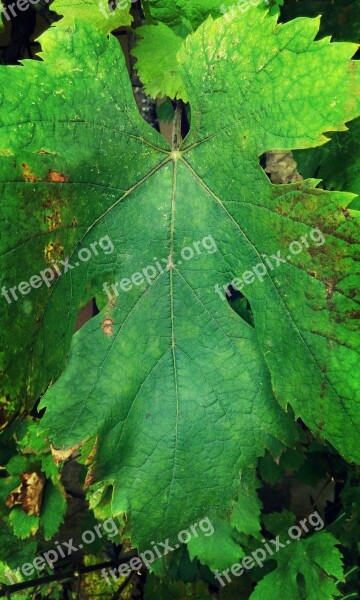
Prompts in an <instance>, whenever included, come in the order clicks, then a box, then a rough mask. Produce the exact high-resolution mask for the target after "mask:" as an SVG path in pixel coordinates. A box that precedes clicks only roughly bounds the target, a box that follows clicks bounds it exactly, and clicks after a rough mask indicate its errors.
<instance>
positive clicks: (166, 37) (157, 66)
mask: <svg viewBox="0 0 360 600" xmlns="http://www.w3.org/2000/svg"><path fill="white" fill-rule="evenodd" d="M136 33H137V34H139V35H140V36H141V38H142V39H141V40H139V41H138V43H137V45H136V47H135V48H134V49H133V50H132V52H131V53H132V54H133V55H134V56H136V58H137V61H136V63H135V67H136V69H137V71H138V73H139V76H140V79H141V81H142V82H143V84H144V87H145V91H146V93H147V94H149V95H150V96H152V97H153V98H157V97H160V98H161V97H163V96H169V97H170V98H174V99H175V98H177V99H182V100H184V102H187V100H188V98H187V94H186V90H185V87H184V84H183V81H182V79H181V75H180V73H179V71H180V65H178V63H177V60H176V55H177V53H178V51H179V49H180V47H181V45H182V44H183V39H182V38H181V37H179V36H178V35H176V33H174V32H173V31H172V29H170V27H167V25H164V23H159V24H158V25H144V26H143V27H138V29H137V30H136Z"/></svg>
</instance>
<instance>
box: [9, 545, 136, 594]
mask: <svg viewBox="0 0 360 600" xmlns="http://www.w3.org/2000/svg"><path fill="white" fill-rule="evenodd" d="M134 556H137V552H135V551H134V550H132V551H131V552H127V554H125V555H123V556H120V557H119V558H118V559H116V560H112V561H108V562H104V563H97V564H96V565H89V566H87V567H77V568H74V569H72V570H71V571H70V570H69V571H64V572H63V573H54V575H47V576H46V577H39V578H38V579H31V580H30V581H22V582H21V583H15V584H14V585H6V584H5V583H0V598H3V597H4V596H6V597H9V596H10V594H12V593H14V592H19V591H21V590H26V589H28V588H32V587H37V586H39V585H43V584H45V583H50V582H51V581H62V580H63V579H77V578H78V577H79V575H81V574H82V573H92V572H94V571H100V570H101V569H105V568H107V567H118V566H119V565H120V564H121V563H124V562H125V563H126V562H129V561H130V560H131V559H132V558H134Z"/></svg>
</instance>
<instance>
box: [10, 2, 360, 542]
mask: <svg viewBox="0 0 360 600" xmlns="http://www.w3.org/2000/svg"><path fill="white" fill-rule="evenodd" d="M318 25H319V23H318V20H317V19H315V20H308V19H300V20H296V21H294V22H291V23H289V24H287V25H281V26H279V27H277V26H276V19H275V18H268V17H266V16H265V15H264V14H263V11H260V10H259V11H257V10H255V9H254V10H252V11H248V12H247V13H244V14H242V15H241V14H240V15H235V16H234V17H233V18H232V19H231V20H229V19H228V18H226V19H225V18H222V19H218V20H216V21H213V20H212V19H209V20H208V21H207V22H206V23H205V24H204V25H203V26H202V27H200V28H199V30H198V31H197V32H196V33H195V34H194V35H192V36H189V37H188V39H187V43H186V46H185V47H184V49H183V50H182V51H181V52H180V53H179V55H178V56H179V63H180V64H181V72H182V73H181V74H182V78H183V80H184V82H185V85H186V89H187V92H188V95H189V99H190V104H191V108H192V128H191V131H190V134H189V136H188V137H187V138H186V140H185V141H184V142H183V143H182V144H181V146H180V148H178V147H177V145H176V144H175V145H174V147H173V148H169V147H168V145H167V143H166V142H165V140H163V138H162V137H161V136H160V135H159V134H157V132H155V131H153V130H151V129H150V128H149V126H147V125H146V124H145V123H144V122H143V121H142V119H141V118H140V116H139V114H138V112H137V111H136V108H135V103H134V100H133V97H132V92H131V85H130V82H129V78H128V75H127V72H126V67H125V61H124V59H123V57H122V54H121V51H120V48H119V47H118V44H117V41H116V40H115V39H114V38H112V37H110V39H107V38H106V36H105V35H103V34H102V33H99V32H96V31H95V30H93V29H90V28H88V27H86V26H85V25H84V26H82V25H80V24H78V25H76V26H75V29H74V30H71V28H70V27H69V28H66V29H64V28H57V27H55V28H53V29H52V30H50V31H48V32H47V33H46V34H45V35H44V36H43V37H42V40H41V41H42V48H43V54H42V58H43V62H26V63H25V66H23V67H15V68H3V69H2V70H1V72H0V76H1V78H2V88H1V89H2V97H1V105H2V108H3V110H2V116H1V126H2V138H1V146H0V150H1V152H2V158H1V161H0V181H1V193H2V198H3V205H2V213H1V219H2V231H3V242H2V243H3V253H2V254H3V257H2V276H3V282H4V285H5V284H6V285H7V286H8V287H6V290H9V289H10V288H9V286H13V285H16V283H17V282H19V281H24V282H27V281H29V279H30V277H31V276H32V275H33V274H35V273H37V272H38V271H40V270H43V269H44V268H46V267H47V268H49V265H50V266H51V265H52V263H51V260H55V261H60V260H64V259H65V257H70V259H69V261H70V263H71V265H72V267H73V268H71V269H69V270H68V271H67V272H66V273H64V274H63V275H61V276H57V277H56V279H55V275H54V280H53V281H52V282H49V287H48V286H47V285H42V286H41V287H39V288H38V289H34V290H28V289H27V288H26V286H22V289H23V290H24V291H25V292H26V293H25V294H24V295H22V293H19V299H18V301H17V302H16V301H15V300H12V301H11V303H10V304H7V301H6V298H3V299H2V300H3V302H2V305H1V311H2V318H3V332H4V340H5V344H4V349H5V350H6V352H7V356H8V358H7V361H8V362H7V364H6V365H4V369H3V371H4V375H3V377H2V384H3V389H4V396H5V397H11V398H17V397H20V398H21V399H22V398H25V396H28V397H34V398H36V397H38V396H39V395H40V394H41V393H43V392H44V391H45V389H46V387H47V385H48V384H49V382H51V381H54V380H55V379H56V378H57V377H58V376H59V374H60V372H61V370H62V368H63V365H64V364H65V363H66V367H65V370H64V371H63V373H62V375H61V377H60V378H59V379H58V380H57V382H56V383H54V384H53V385H52V386H51V387H50V389H49V390H48V391H47V393H46V394H45V396H44V399H43V402H42V406H47V407H48V408H47V411H46V414H45V417H44V419H43V427H44V429H45V430H46V431H47V435H48V437H49V438H50V439H51V441H52V442H53V443H54V445H55V446H56V447H61V448H62V447H73V446H76V445H79V444H82V443H84V442H85V441H86V440H88V439H89V438H91V437H95V436H98V441H97V445H96V451H95V452H94V455H95V457H94V467H93V472H92V478H95V479H96V481H103V482H105V483H106V482H108V483H109V484H111V485H113V488H114V490H113V498H112V510H113V514H122V513H126V515H127V521H126V522H127V528H128V530H129V531H130V533H132V537H133V542H134V543H135V544H139V545H140V546H141V547H144V546H145V545H146V544H149V542H150V540H153V539H164V538H167V537H170V538H172V539H173V538H175V536H176V535H177V532H178V531H179V530H181V529H183V528H184V527H188V526H189V525H190V524H191V523H194V522H195V521H198V520H199V519H200V518H201V517H203V516H205V515H206V512H207V510H208V509H209V507H211V509H212V510H213V511H214V512H217V513H219V514H220V513H221V514H222V513H224V512H225V511H227V510H229V509H230V506H231V503H232V500H233V499H234V498H235V497H236V493H237V488H238V475H239V472H240V471H242V470H243V469H244V468H245V467H248V466H251V465H254V464H255V462H256V459H257V457H258V456H259V455H260V454H262V453H263V451H264V447H266V446H268V447H269V446H271V440H272V438H271V436H275V437H278V438H279V439H282V440H283V441H287V442H289V441H290V439H291V437H292V436H293V435H294V433H293V431H292V430H291V427H290V419H289V418H288V416H287V415H286V413H285V412H282V411H281V410H280V409H279V407H278V405H277V403H276V402H275V400H274V397H273V395H272V391H271V387H273V390H274V391H275V395H276V396H277V398H278V400H279V401H280V402H281V404H282V405H283V406H286V405H287V404H288V403H290V404H291V405H292V406H293V407H294V409H295V411H296V414H297V415H300V416H301V417H302V418H303V419H304V421H305V422H306V423H307V424H308V425H309V426H310V427H311V428H312V429H313V431H314V432H315V434H319V435H320V436H325V437H326V438H327V439H329V440H330V441H331V442H332V443H333V444H334V445H335V446H336V447H337V448H338V449H339V450H340V452H342V453H343V454H344V455H345V456H346V457H348V458H351V459H357V460H358V459H359V458H360V455H359V447H358V443H357V432H358V430H359V413H358V410H357V404H356V403H355V400H354V394H355V391H356V390H355V387H356V383H354V381H353V380H352V379H351V374H352V372H353V370H354V368H355V364H356V362H355V361H356V352H355V331H354V325H353V319H352V318H351V317H352V316H354V313H355V308H356V304H355V300H356V298H355V292H354V288H355V275H354V274H353V261H354V258H353V257H354V254H355V247H354V246H353V245H351V243H350V242H352V240H353V235H354V233H353V232H354V229H355V224H354V220H355V213H354V212H351V214H350V213H348V212H347V211H346V210H345V207H346V205H347V204H348V203H349V202H350V201H351V199H352V195H349V194H341V193H328V192H324V191H322V190H317V189H315V184H316V182H315V181H307V182H300V183H298V184H296V185H288V186H274V185H271V183H270V182H269V181H268V179H267V178H266V176H265V174H264V173H263V171H262V170H261V169H260V167H259V165H258V157H259V155H260V154H262V153H263V152H265V151H267V150H269V149H274V148H280V149H284V150H287V149H292V148H301V147H309V146H316V145H317V144H320V143H322V142H323V141H324V140H325V139H326V138H325V137H324V135H323V133H324V132H326V131H328V130H343V129H344V127H345V126H344V122H345V121H347V120H349V119H351V118H353V117H355V116H356V115H357V114H358V106H357V104H358V101H357V95H358V87H359V83H358V74H357V70H356V68H355V64H354V63H351V62H349V59H350V58H351V56H352V54H353V53H354V51H355V49H356V46H355V45H352V44H330V42H329V40H328V39H327V40H324V41H321V42H317V43H314V42H313V39H314V36H315V35H316V32H317V30H318ZM319 69H321V73H322V78H321V79H317V78H316V77H317V76H316V75H315V74H316V73H317V72H318V71H319ZM354 94H356V96H355V97H354ZM5 107H6V108H5ZM20 133H21V135H20ZM175 139H176V136H174V140H175ZM15 216H16V217H15ZM350 217H351V218H350ZM15 218H16V222H15ZM14 223H15V226H14ZM314 228H315V229H314ZM317 228H320V229H321V230H322V231H323V232H324V234H322V233H321V232H320V230H319V229H317ZM314 231H316V232H317V236H315V237H314V236H313V238H314V239H313V238H310V234H311V235H313V232H314ZM319 233H320V234H321V236H322V235H325V236H326V240H325V241H326V243H325V244H323V242H322V238H321V236H320V238H319ZM304 235H307V236H308V238H307V239H308V241H309V242H310V243H308V247H307V246H306V245H305V243H304V248H303V251H302V252H301V254H298V255H296V256H295V254H294V255H293V256H292V257H291V260H290V259H289V261H288V262H287V263H286V264H283V263H282V264H281V265H280V266H278V267H276V268H275V265H276V262H275V259H274V258H273V270H271V269H270V268H269V271H268V272H267V273H266V274H264V277H261V278H260V279H263V281H260V279H257V278H255V277H254V278H253V277H250V279H251V280H252V279H254V281H253V282H252V283H248V284H247V285H246V286H244V287H242V292H243V293H244V295H245V296H246V297H247V299H248V301H249V302H250V304H251V307H252V310H253V314H254V325H255V327H254V328H253V327H251V326H250V325H249V324H248V323H247V322H245V321H244V320H243V319H242V318H241V317H239V316H238V315H237V314H236V313H235V312H234V311H233V310H232V309H231V307H230V306H229V305H228V303H227V302H226V301H225V300H224V299H223V297H224V296H223V294H222V293H221V294H218V293H216V289H215V288H216V286H217V285H218V284H220V286H226V285H227V284H228V283H229V282H231V281H232V280H233V279H234V278H235V277H240V276H241V275H242V274H243V273H244V272H245V271H249V270H250V269H252V268H253V267H255V266H256V265H258V264H260V263H261V260H262V258H263V255H264V254H266V255H267V256H268V257H270V256H271V255H275V256H278V255H279V253H280V256H282V257H284V256H285V257H286V255H287V252H288V248H289V244H290V242H291V241H293V240H299V239H300V238H301V236H304ZM107 236H108V237H107ZM99 240H102V246H101V247H102V248H103V249H105V250H104V251H100V249H99V243H100V242H99ZM104 240H105V241H106V240H107V241H106V244H105V243H104ZM315 240H317V242H316V241H315ZM110 242H111V244H110ZM196 242H197V243H198V244H197V249H198V250H197V251H194V252H193V254H194V256H193V257H192V258H191V260H190V259H189V260H188V258H189V248H190V247H191V246H192V247H193V248H195V246H194V245H193V244H194V243H196ZM318 242H319V244H320V245H317V243H318ZM91 244H93V245H94V244H98V245H97V254H95V253H91V252H90V256H88V260H86V261H84V259H83V257H84V254H83V251H84V249H87V250H88V251H89V248H93V247H94V246H91ZM184 248H187V249H188V250H187V251H186V252H185V253H184V252H182V250H183V249H184ZM79 252H82V254H81V258H80V254H79ZM169 257H170V258H169ZM164 259H165V262H164ZM264 260H265V259H264ZM77 263H78V266H76V264H77ZM165 263H167V265H168V266H167V267H166V268H165ZM155 265H156V266H155ZM158 265H160V267H159V266H158ZM161 265H163V268H162V269H161ZM148 266H149V267H151V268H152V270H149V269H148V270H147V271H146V274H147V279H146V278H145V277H141V271H142V269H147V267H148ZM53 268H54V267H53ZM156 269H157V270H156ZM134 273H135V274H136V275H135V277H134V281H133V284H131V282H130V286H129V282H127V283H125V282H122V287H123V288H125V289H122V288H121V287H120V286H119V285H118V286H117V287H116V286H115V287H114V288H113V291H112V288H111V284H112V283H114V282H119V281H122V280H123V279H124V278H131V277H132V276H133V274H134ZM151 273H152V278H151V277H150V274H151ZM142 275H144V273H142ZM250 275H251V273H250ZM245 278H246V280H247V281H248V282H249V275H247V276H245ZM104 282H107V283H108V288H107V289H108V290H109V291H110V292H111V294H112V295H111V297H109V299H108V303H107V306H105V307H104V308H103V309H102V310H101V312H100V314H99V315H98V316H97V317H94V318H93V319H91V320H90V321H89V322H88V323H87V324H86V325H85V326H84V327H83V328H82V329H81V330H80V331H79V332H78V333H77V334H76V335H75V336H74V339H73V343H72V347H71V351H70V355H69V354H68V353H69V344H70V340H71V336H72V331H73V326H74V322H75V318H76V313H77V308H78V306H79V305H80V304H81V302H82V301H83V299H84V298H85V297H86V296H87V297H88V299H90V298H91V297H93V296H94V295H96V294H97V295H102V297H104V292H103V291H102V289H101V288H102V284H103V283H104ZM238 285H239V284H238ZM6 290H5V291H6ZM126 290H127V291H126ZM115 291H116V293H115ZM30 292H31V293H30ZM7 293H10V294H11V292H7ZM3 295H5V293H4V292H3ZM9 298H10V296H9ZM10 300H11V298H10ZM20 315H21V318H20ZM14 339H17V340H18V343H17V345H16V347H15V348H14V347H13V340H14ZM264 360H265V361H266V364H265V362H264ZM5 367H6V368H5ZM268 369H269V371H268ZM271 384H272V386H271Z"/></svg>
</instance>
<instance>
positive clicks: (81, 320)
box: [74, 298, 99, 331]
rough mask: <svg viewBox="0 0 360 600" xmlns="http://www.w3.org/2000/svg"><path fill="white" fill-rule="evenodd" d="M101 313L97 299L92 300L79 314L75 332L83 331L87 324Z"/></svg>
mask: <svg viewBox="0 0 360 600" xmlns="http://www.w3.org/2000/svg"><path fill="white" fill-rule="evenodd" d="M98 313H99V309H98V307H97V305H96V300H95V298H92V300H90V301H89V302H88V303H87V304H86V305H85V306H83V307H82V308H81V309H80V310H79V312H78V316H77V319H76V324H75V329H74V331H78V330H79V329H81V327H82V326H83V325H85V323H87V322H88V321H90V319H91V318H92V317H95V315H97V314H98Z"/></svg>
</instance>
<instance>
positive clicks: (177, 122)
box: [172, 100, 184, 150]
mask: <svg viewBox="0 0 360 600" xmlns="http://www.w3.org/2000/svg"><path fill="white" fill-rule="evenodd" d="M183 107H184V103H183V101H182V100H177V103H176V108H175V115H174V121H173V130H172V149H173V150H178V149H179V147H180V144H181V142H182V137H181V123H182V113H183Z"/></svg>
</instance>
